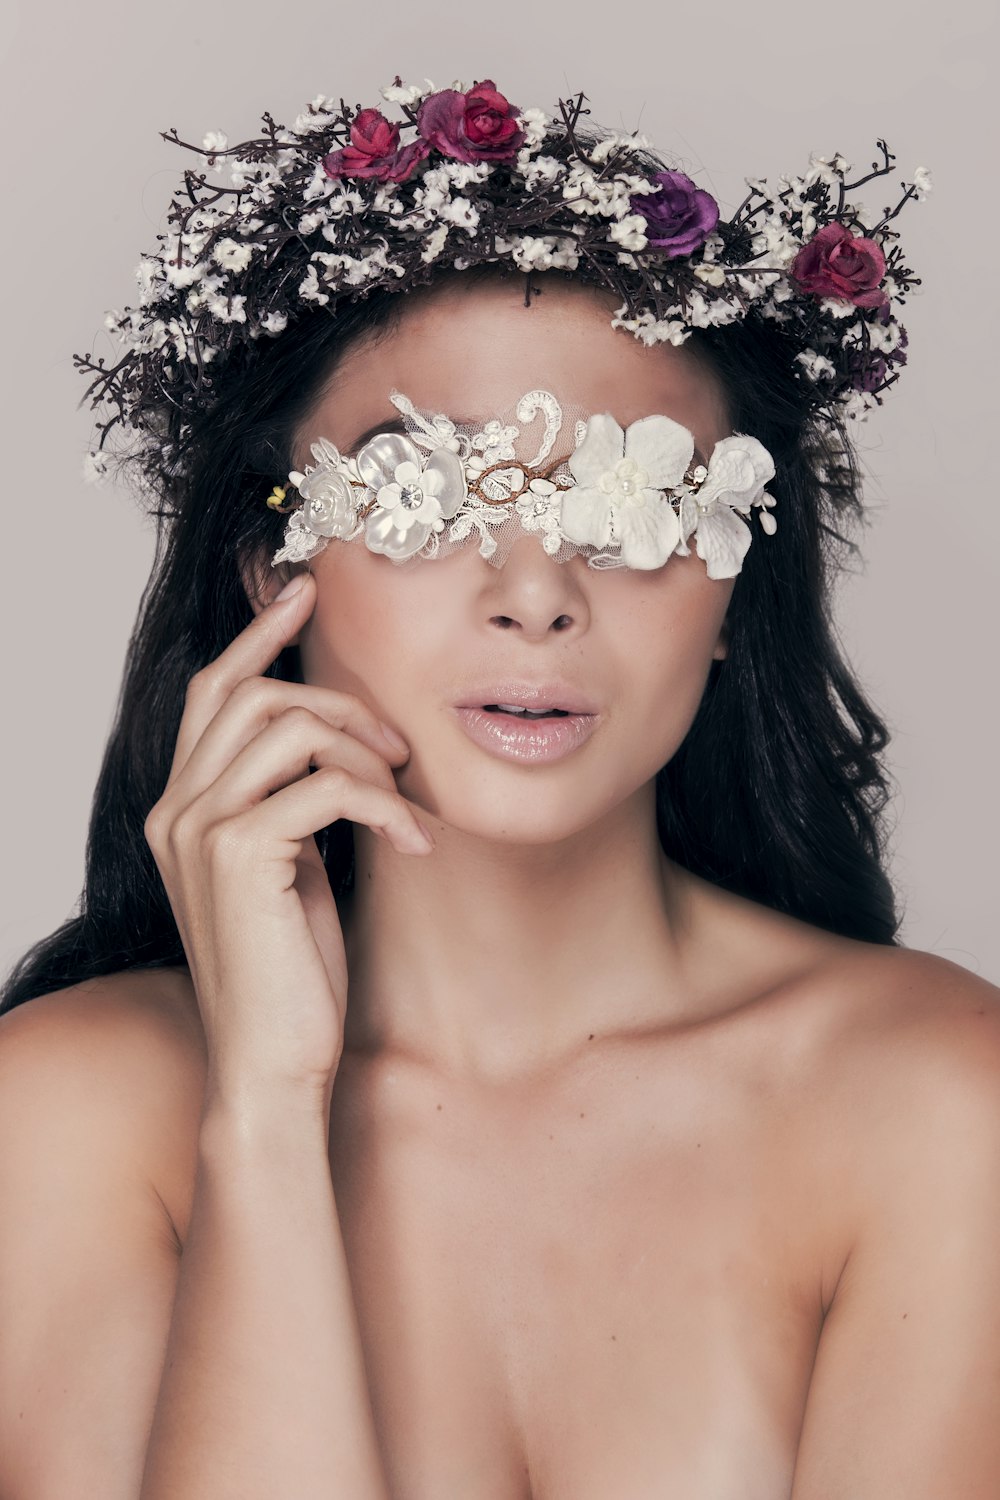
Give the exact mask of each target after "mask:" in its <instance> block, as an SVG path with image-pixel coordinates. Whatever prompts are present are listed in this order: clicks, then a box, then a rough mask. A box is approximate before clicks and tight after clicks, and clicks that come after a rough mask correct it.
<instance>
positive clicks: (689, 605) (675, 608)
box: [622, 557, 733, 765]
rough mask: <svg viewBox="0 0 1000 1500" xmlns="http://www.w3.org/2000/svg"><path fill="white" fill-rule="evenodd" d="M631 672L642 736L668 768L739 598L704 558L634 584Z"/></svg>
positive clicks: (677, 563) (679, 562) (674, 562)
mask: <svg viewBox="0 0 1000 1500" xmlns="http://www.w3.org/2000/svg"><path fill="white" fill-rule="evenodd" d="M628 581H629V582H632V583H633V584H636V585H637V586H636V587H635V588H634V590H633V594H632V605H633V609H632V612H631V614H632V619H631V627H630V630H629V632H628V644H627V651H628V655H629V656H630V657H631V658H632V665H631V670H630V671H629V670H628V667H627V665H626V664H625V663H623V664H622V670H623V673H624V672H627V673H628V675H629V676H631V678H632V680H633V681H635V682H636V683H637V685H638V686H639V692H640V694H641V699H642V702H641V705H640V706H639V707H638V708H637V716H638V726H637V727H639V734H640V736H641V737H642V738H644V739H645V742H646V745H647V746H648V749H649V753H650V755H651V757H652V759H654V760H656V759H658V760H659V764H661V765H662V764H665V762H666V761H667V760H669V758H670V757H671V756H672V755H673V754H674V752H675V751H676V750H677V748H678V747H679V745H680V743H681V741H682V740H683V739H684V737H685V735H686V734H687V731H688V729H689V728H690V727H691V723H692V720H693V719H694V716H695V714H696V712H697V710H698V705H699V703H700V702H701V699H702V695H703V693H704V690H705V684H706V682H707V680H708V674H709V672H710V670H711V666H712V661H713V657H714V655H715V654H716V648H717V647H718V644H719V637H720V632H721V630H722V626H723V622H724V620H725V616H726V610H727V608H728V606H729V600H730V598H731V597H732V591H733V581H732V580H712V579H710V578H709V577H708V575H707V574H706V572H705V565H704V563H703V562H702V561H701V559H700V558H697V557H689V558H680V557H675V558H671V559H670V561H669V562H668V564H667V566H666V569H664V570H663V572H662V573H661V574H659V575H657V574H652V573H651V574H650V575H649V576H648V579H645V578H644V579H641V580H637V578H636V575H635V574H632V575H631V578H630V579H629V580H628Z"/></svg>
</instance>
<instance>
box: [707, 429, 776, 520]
mask: <svg viewBox="0 0 1000 1500" xmlns="http://www.w3.org/2000/svg"><path fill="white" fill-rule="evenodd" d="M773 477H774V460H773V459H772V457H771V455H770V453H768V451H767V449H766V448H765V447H764V445H763V443H759V442H758V441H757V439H756V438H751V437H743V436H738V437H727V438H723V439H722V440H721V441H720V442H718V443H716V445H715V447H714V449H713V450H712V457H711V458H710V459H709V463H708V478H707V479H706V480H705V483H704V484H703V485H702V487H701V490H700V492H699V495H698V498H699V500H700V502H701V504H702V505H708V504H709V503H710V502H711V501H712V500H721V501H723V502H724V503H725V504H726V505H738V506H740V507H743V506H746V505H749V504H750V503H751V502H752V501H753V500H754V498H755V497H756V496H757V495H758V494H759V493H760V491H761V490H762V489H763V487H764V485H765V484H766V483H767V481H768V480H769V479H773Z"/></svg>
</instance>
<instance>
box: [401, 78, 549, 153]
mask: <svg viewBox="0 0 1000 1500" xmlns="http://www.w3.org/2000/svg"><path fill="white" fill-rule="evenodd" d="M516 113H517V105H516V104H511V103H510V101H509V100H507V99H505V98H504V96H503V94H498V93H497V91H496V88H495V87H494V84H493V79H492V78H484V79H483V80H482V82H481V83H476V84H473V86H472V88H471V89H469V90H468V92H467V93H464V94H462V93H460V92H459V90H458V89H438V91H437V93H436V94H428V96H427V98H426V99H425V100H424V101H423V103H422V104H421V106H420V108H419V110H418V111H417V129H418V130H419V131H420V134H421V135H422V136H423V138H424V140H425V141H427V142H429V144H430V145H431V146H436V147H437V149H438V150H439V151H440V152H441V153H442V154H443V155H444V156H450V157H453V158H454V160H455V161H465V162H478V161H509V160H511V159H512V158H513V157H514V156H515V155H516V154H517V152H518V151H519V150H520V148H521V145H522V144H523V142H524V131H523V130H522V129H521V128H520V126H519V125H518V123H517V121H516V120H515V119H514V115H515V114H516Z"/></svg>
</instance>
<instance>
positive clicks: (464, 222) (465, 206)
mask: <svg viewBox="0 0 1000 1500" xmlns="http://www.w3.org/2000/svg"><path fill="white" fill-rule="evenodd" d="M441 217H442V219H444V220H445V222H446V223H448V224H457V225H458V227H459V228H460V229H467V230H468V231H469V233H470V234H474V233H475V231H476V230H477V229H478V228H479V210H478V209H476V208H473V206H472V204H471V203H470V202H469V200H468V198H462V197H458V198H452V199H451V200H450V201H449V202H448V203H446V204H445V205H444V206H443V207H442V209H441Z"/></svg>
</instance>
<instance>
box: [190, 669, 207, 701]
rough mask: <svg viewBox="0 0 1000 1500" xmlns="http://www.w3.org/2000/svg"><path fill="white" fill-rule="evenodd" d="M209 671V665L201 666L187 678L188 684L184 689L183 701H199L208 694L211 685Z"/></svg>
mask: <svg viewBox="0 0 1000 1500" xmlns="http://www.w3.org/2000/svg"><path fill="white" fill-rule="evenodd" d="M210 672H211V666H210V665H209V666H207V667H202V668H201V669H200V670H199V671H197V672H195V674H194V676H193V677H191V678H189V680H188V685H187V687H186V688H185V690H184V701H185V703H200V702H201V701H202V699H203V698H205V697H207V696H208V693H209V690H210V688H211V685H212V678H211V676H210V675H209V674H210Z"/></svg>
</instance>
